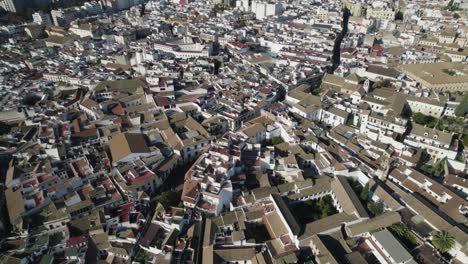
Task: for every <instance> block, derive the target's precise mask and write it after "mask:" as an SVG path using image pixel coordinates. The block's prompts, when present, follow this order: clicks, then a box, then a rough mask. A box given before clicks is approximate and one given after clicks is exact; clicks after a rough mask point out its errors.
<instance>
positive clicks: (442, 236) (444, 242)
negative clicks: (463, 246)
mask: <svg viewBox="0 0 468 264" xmlns="http://www.w3.org/2000/svg"><path fill="white" fill-rule="evenodd" d="M432 244H433V245H434V247H435V248H437V250H439V251H440V252H441V253H446V252H448V251H450V250H451V249H452V248H453V246H455V238H454V237H453V236H452V235H450V234H449V233H448V232H447V231H441V232H437V234H435V235H434V237H433V238H432Z"/></svg>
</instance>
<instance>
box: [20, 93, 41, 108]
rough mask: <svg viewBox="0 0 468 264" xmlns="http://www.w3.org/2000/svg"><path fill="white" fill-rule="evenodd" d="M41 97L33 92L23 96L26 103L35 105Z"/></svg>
mask: <svg viewBox="0 0 468 264" xmlns="http://www.w3.org/2000/svg"><path fill="white" fill-rule="evenodd" d="M39 100H41V98H40V97H39V96H37V95H35V94H33V93H28V94H26V95H25V96H24V97H23V104H24V105H35V104H36V103H37V102H38V101H39Z"/></svg>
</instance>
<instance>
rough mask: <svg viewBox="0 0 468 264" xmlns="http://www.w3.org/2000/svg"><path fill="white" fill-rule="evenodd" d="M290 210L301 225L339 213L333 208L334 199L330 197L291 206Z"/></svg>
mask: <svg viewBox="0 0 468 264" xmlns="http://www.w3.org/2000/svg"><path fill="white" fill-rule="evenodd" d="M289 208H290V209H291V212H292V214H293V215H294V218H296V220H297V222H298V224H299V225H305V224H308V223H310V222H313V221H316V220H319V219H322V218H325V217H327V216H330V215H334V214H336V213H338V211H336V209H335V207H334V206H333V199H332V198H331V196H330V195H327V196H325V197H323V198H321V199H317V200H308V201H305V202H299V203H295V204H291V205H290V206H289Z"/></svg>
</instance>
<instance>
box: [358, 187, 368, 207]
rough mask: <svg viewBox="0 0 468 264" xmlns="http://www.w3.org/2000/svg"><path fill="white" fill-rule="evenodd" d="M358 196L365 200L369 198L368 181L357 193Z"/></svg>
mask: <svg viewBox="0 0 468 264" xmlns="http://www.w3.org/2000/svg"><path fill="white" fill-rule="evenodd" d="M359 198H360V199H361V201H364V202H365V201H367V199H368V198H369V183H366V185H365V186H364V188H363V189H362V191H361V193H360V194H359Z"/></svg>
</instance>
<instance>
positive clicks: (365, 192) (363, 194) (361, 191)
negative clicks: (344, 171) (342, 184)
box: [348, 178, 384, 216]
mask: <svg viewBox="0 0 468 264" xmlns="http://www.w3.org/2000/svg"><path fill="white" fill-rule="evenodd" d="M348 182H349V185H351V188H352V189H353V191H354V192H355V193H356V195H357V196H358V197H359V200H360V201H361V203H362V205H363V206H364V208H366V210H367V212H368V213H369V214H370V215H372V216H376V215H379V214H382V213H383V212H384V208H383V206H382V204H380V203H376V202H374V201H372V200H370V199H369V184H366V185H365V186H364V187H363V186H362V185H361V184H360V183H359V182H357V181H356V180H354V179H352V178H348Z"/></svg>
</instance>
